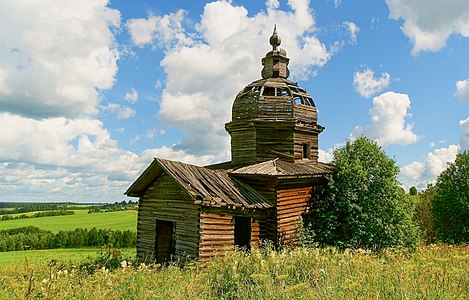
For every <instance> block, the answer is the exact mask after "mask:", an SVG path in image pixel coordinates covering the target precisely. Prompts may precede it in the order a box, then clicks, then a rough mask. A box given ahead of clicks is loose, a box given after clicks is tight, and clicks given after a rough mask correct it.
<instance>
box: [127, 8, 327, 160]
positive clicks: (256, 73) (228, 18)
mask: <svg viewBox="0 0 469 300" xmlns="http://www.w3.org/2000/svg"><path fill="white" fill-rule="evenodd" d="M288 3H289V4H288V5H289V10H286V11H285V10H281V9H279V2H278V1H275V0H272V1H267V3H266V8H267V10H266V11H261V12H259V13H257V14H255V15H253V16H250V15H249V14H248V11H247V10H246V9H245V8H244V7H242V6H236V5H235V4H233V3H232V2H229V1H216V2H211V3H207V4H206V5H205V8H204V11H203V13H202V15H201V21H200V22H199V23H198V24H196V25H195V33H194V34H192V35H191V34H189V33H186V32H185V31H184V30H183V26H182V24H183V22H184V21H185V20H184V18H183V17H184V16H185V14H184V13H179V14H178V16H179V18H175V17H174V14H170V15H165V16H154V17H150V18H148V19H134V20H132V22H128V23H127V27H128V28H129V29H130V34H131V35H132V38H133V39H134V42H135V43H136V44H137V45H139V46H141V47H143V46H145V45H148V44H151V45H152V46H153V47H159V46H160V44H161V43H166V42H164V40H165V38H163V42H161V41H160V40H159V39H155V38H154V37H155V36H158V35H162V36H169V37H172V36H175V35H176V34H175V32H176V33H177V34H178V37H177V38H168V39H166V40H169V41H172V42H169V43H166V44H169V46H168V47H166V52H165V57H164V59H163V60H162V61H161V66H162V67H163V68H164V70H165V72H166V78H165V79H166V82H165V83H164V84H162V85H163V86H165V89H164V90H163V93H162V97H161V100H160V111H159V112H158V117H159V118H161V120H163V121H164V122H165V123H166V124H167V125H170V126H175V127H177V128H179V129H181V130H183V131H184V132H185V133H186V135H185V136H184V137H183V139H182V141H181V142H180V143H179V144H178V145H175V146H174V148H172V149H173V150H175V151H176V150H178V151H179V150H183V151H185V152H187V153H188V154H190V155H206V154H208V155H213V157H219V156H218V155H217V153H227V152H228V151H227V150H228V149H229V137H228V135H227V133H226V132H225V130H224V124H225V123H227V122H228V121H229V120H230V119H231V109H230V108H231V105H232V103H233V100H234V98H235V95H236V94H237V92H238V91H239V90H240V89H241V88H243V87H244V86H245V85H247V84H248V83H250V81H252V80H255V79H258V78H259V77H260V71H261V69H262V65H261V63H260V59H261V58H262V57H264V56H265V54H266V53H267V52H268V51H270V50H271V46H270V44H269V37H270V36H271V34H272V30H273V24H277V29H278V32H279V34H280V36H281V38H282V45H281V47H283V48H285V49H286V50H287V52H288V56H289V57H290V58H291V61H290V70H291V74H292V76H291V78H292V79H293V80H295V79H302V78H307V77H309V76H311V75H314V74H315V72H316V71H317V70H318V69H319V68H321V67H322V66H324V65H325V64H326V63H327V62H328V60H329V59H330V58H331V55H332V54H331V52H330V51H328V49H327V48H326V46H325V45H324V44H323V43H322V42H321V41H320V40H319V39H318V38H317V37H316V36H315V35H314V33H315V31H316V26H315V19H314V15H313V13H312V11H311V9H310V7H309V1H307V0H295V1H289V2H288ZM152 18H154V19H155V20H162V19H165V18H166V19H168V20H169V19H171V20H173V21H174V23H171V22H170V23H169V24H172V25H171V26H170V28H169V27H159V29H157V26H156V25H152V24H150V25H146V26H145V28H152V30H151V33H150V34H148V33H147V34H144V35H140V34H139V33H138V31H136V30H134V29H135V28H136V27H132V26H134V25H135V24H139V22H148V20H150V19H152ZM155 22H156V21H155ZM176 23H177V24H176ZM174 28H176V30H175V29H174ZM161 31H164V32H161ZM195 37H197V38H195ZM223 159H225V160H226V159H229V154H228V155H227V156H226V157H224V158H223Z"/></svg>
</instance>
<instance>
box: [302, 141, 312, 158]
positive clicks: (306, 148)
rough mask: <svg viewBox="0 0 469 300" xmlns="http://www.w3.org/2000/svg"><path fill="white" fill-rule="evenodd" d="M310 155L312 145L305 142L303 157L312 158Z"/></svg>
mask: <svg viewBox="0 0 469 300" xmlns="http://www.w3.org/2000/svg"><path fill="white" fill-rule="evenodd" d="M310 157H311V145H310V144H303V158H310Z"/></svg>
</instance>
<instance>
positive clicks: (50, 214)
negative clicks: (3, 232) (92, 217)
mask: <svg viewBox="0 0 469 300" xmlns="http://www.w3.org/2000/svg"><path fill="white" fill-rule="evenodd" d="M74 214H75V212H74V211H73V210H51V211H40V212H37V213H35V214H32V215H29V216H28V215H25V214H21V215H19V216H12V215H3V216H2V217H1V218H0V220H1V221H9V220H16V219H29V218H41V217H54V216H69V215H74Z"/></svg>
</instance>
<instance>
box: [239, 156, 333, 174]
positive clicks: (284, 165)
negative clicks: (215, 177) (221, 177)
mask: <svg viewBox="0 0 469 300" xmlns="http://www.w3.org/2000/svg"><path fill="white" fill-rule="evenodd" d="M332 172H334V166H333V165H331V164H326V163H321V162H320V163H313V162H310V161H305V162H295V163H292V162H287V161H283V160H279V159H273V160H269V161H265V162H261V163H258V164H254V165H249V166H244V167H241V168H238V169H236V170H234V171H231V172H230V173H231V174H243V175H268V176H310V177H319V176H322V175H325V174H331V173H332Z"/></svg>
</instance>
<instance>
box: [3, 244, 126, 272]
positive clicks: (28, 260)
mask: <svg viewBox="0 0 469 300" xmlns="http://www.w3.org/2000/svg"><path fill="white" fill-rule="evenodd" d="M102 251H103V250H102V249H101V248H79V249H49V250H28V251H11V252H0V268H5V267H9V266H16V267H17V268H18V267H23V266H26V264H28V265H30V266H34V265H42V266H45V265H48V264H49V262H50V260H52V259H54V260H57V261H58V262H59V263H64V264H70V263H77V262H80V261H82V260H83V259H86V258H89V257H91V258H94V257H98V256H99V255H100V253H101V252H102ZM122 254H123V256H124V257H133V256H135V249H124V250H123V253H122Z"/></svg>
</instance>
